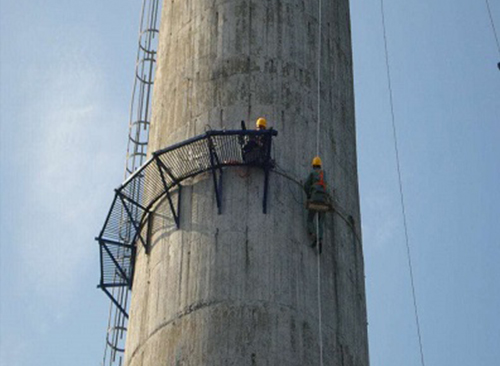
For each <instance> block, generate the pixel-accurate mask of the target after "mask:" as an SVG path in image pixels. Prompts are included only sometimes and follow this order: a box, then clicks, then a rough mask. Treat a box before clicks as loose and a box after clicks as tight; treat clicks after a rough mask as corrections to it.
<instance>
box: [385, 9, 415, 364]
mask: <svg viewBox="0 0 500 366" xmlns="http://www.w3.org/2000/svg"><path fill="white" fill-rule="evenodd" d="M380 10H381V13H382V29H383V35H384V49H385V63H386V71H387V84H388V87H389V101H390V107H391V120H392V134H393V139H394V150H395V153H396V167H397V172H398V182H399V197H400V201H401V211H402V215H403V226H404V232H405V243H406V254H407V258H408V268H409V271H410V283H411V290H412V295H413V309H414V311H415V323H416V326H417V334H418V343H419V349H420V360H421V363H422V366H425V362H424V350H423V347H422V335H421V332H420V321H419V317H418V306H417V296H416V293H415V280H414V276H413V265H412V260H411V251H410V241H409V238H408V224H407V220H406V209H405V201H404V195H403V182H402V178H401V163H400V159H399V148H398V138H397V133H396V119H395V117H394V98H393V93H392V83H391V70H390V65H389V51H388V46H387V32H386V25H385V10H384V0H380Z"/></svg>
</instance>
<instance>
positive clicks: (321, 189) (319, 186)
mask: <svg viewBox="0 0 500 366" xmlns="http://www.w3.org/2000/svg"><path fill="white" fill-rule="evenodd" d="M304 191H306V195H307V199H308V200H311V201H316V202H325V201H326V200H327V197H326V182H325V174H324V171H323V170H322V169H314V170H313V171H312V172H311V173H310V174H309V177H307V180H306V182H305V183H304Z"/></svg>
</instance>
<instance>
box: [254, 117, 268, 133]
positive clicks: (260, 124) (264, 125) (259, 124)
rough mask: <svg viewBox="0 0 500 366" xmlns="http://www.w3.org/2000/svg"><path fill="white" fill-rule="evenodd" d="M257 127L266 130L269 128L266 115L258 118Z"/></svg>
mask: <svg viewBox="0 0 500 366" xmlns="http://www.w3.org/2000/svg"><path fill="white" fill-rule="evenodd" d="M255 127H256V129H257V130H265V129H266V128H267V120H266V119H265V118H264V117H260V118H258V119H257V122H256V123H255Z"/></svg>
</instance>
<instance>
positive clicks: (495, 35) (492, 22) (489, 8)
mask: <svg viewBox="0 0 500 366" xmlns="http://www.w3.org/2000/svg"><path fill="white" fill-rule="evenodd" d="M485 1H486V8H487V9H488V15H489V17H490V23H491V29H492V30H493V36H494V37H495V42H496V44H497V50H498V54H499V55H500V42H499V41H498V34H497V29H496V28H495V22H494V21H493V15H492V14H491V7H490V2H489V0H485ZM498 68H499V69H500V62H499V63H498Z"/></svg>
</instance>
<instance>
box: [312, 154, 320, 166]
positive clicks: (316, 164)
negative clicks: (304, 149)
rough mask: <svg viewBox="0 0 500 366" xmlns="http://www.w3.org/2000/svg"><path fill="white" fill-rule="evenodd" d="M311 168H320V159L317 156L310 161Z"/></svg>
mask: <svg viewBox="0 0 500 366" xmlns="http://www.w3.org/2000/svg"><path fill="white" fill-rule="evenodd" d="M312 166H321V158H320V157H319V156H315V157H314V159H313V161H312Z"/></svg>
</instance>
